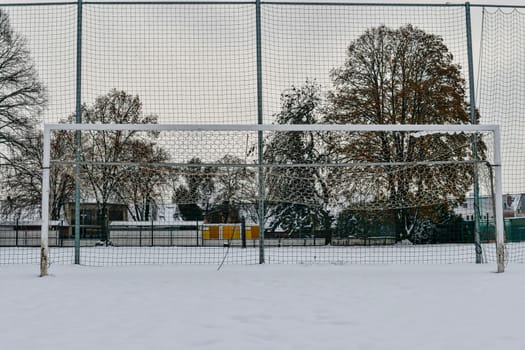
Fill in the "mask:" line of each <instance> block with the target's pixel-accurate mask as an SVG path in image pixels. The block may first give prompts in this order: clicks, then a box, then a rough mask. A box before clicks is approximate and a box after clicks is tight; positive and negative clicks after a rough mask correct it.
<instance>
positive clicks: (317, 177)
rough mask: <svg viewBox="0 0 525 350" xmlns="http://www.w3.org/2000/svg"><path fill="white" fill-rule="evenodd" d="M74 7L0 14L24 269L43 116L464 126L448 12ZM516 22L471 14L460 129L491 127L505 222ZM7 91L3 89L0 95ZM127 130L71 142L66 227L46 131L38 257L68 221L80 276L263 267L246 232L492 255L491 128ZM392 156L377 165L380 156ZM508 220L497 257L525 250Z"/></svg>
mask: <svg viewBox="0 0 525 350" xmlns="http://www.w3.org/2000/svg"><path fill="white" fill-rule="evenodd" d="M258 6H260V7H259V8H258ZM77 10H78V7H77V5H76V4H71V3H68V4H56V3H54V4H45V3H43V4H38V5H36V4H21V5H20V6H18V5H16V4H8V5H7V4H6V5H3V6H2V5H0V19H2V22H3V23H7V28H10V30H11V31H8V34H5V33H4V34H2V33H0V35H1V36H2V37H1V38H0V46H1V47H0V49H1V50H2V52H0V79H3V77H4V78H5V79H7V80H9V77H10V76H11V75H10V73H11V72H12V71H11V70H9V69H4V68H3V67H4V65H3V62H4V61H5V60H6V57H9V55H6V54H2V53H6V52H8V51H6V50H7V49H9V48H13V47H18V48H19V52H21V53H22V56H23V57H25V59H24V60H22V62H25V63H24V64H22V65H21V66H19V67H22V68H24V70H23V71H24V72H26V74H25V75H24V78H23V79H22V81H24V79H25V82H26V87H28V86H29V87H32V90H31V91H30V92H27V93H24V94H23V97H22V98H21V99H20V100H16V101H15V102H16V103H5V104H4V105H2V101H3V100H1V98H0V124H1V125H0V130H2V128H3V127H4V126H5V125H11V124H10V123H11V122H10V120H9V119H8V118H10V117H11V116H17V118H18V119H22V120H24V123H22V124H21V125H20V127H18V128H17V129H16V130H11V131H9V133H6V134H5V135H7V136H5V137H4V136H2V135H3V134H2V132H1V131H0V138H1V137H4V138H2V139H0V153H1V164H0V165H1V167H2V177H1V181H2V186H1V190H0V200H1V202H0V205H1V208H2V210H1V213H0V214H1V215H2V217H1V220H0V225H1V228H0V264H4V263H38V261H39V251H38V246H39V244H40V242H39V240H38V236H39V232H40V228H39V224H40V215H41V213H40V200H41V187H40V186H41V185H40V183H41V180H42V179H41V170H42V158H41V154H42V131H41V130H42V128H41V123H42V122H44V123H75V122H79V121H80V122H82V123H102V124H104V123H115V124H137V123H138V124H140V123H143V124H168V123H169V124H174V123H181V124H202V125H206V124H239V125H245V124H257V123H262V124H265V125H269V124H470V123H471V122H472V120H471V119H472V118H471V114H470V107H469V97H470V93H471V88H473V87H471V86H469V73H471V72H469V70H468V67H469V64H468V63H469V57H468V44H469V43H468V42H467V31H468V30H469V28H468V23H467V18H466V7H465V6H463V5H458V4H447V5H435V4H434V5H431V6H425V5H420V6H413V5H405V6H403V5H401V4H381V5H379V4H367V5H366V4H362V5H360V4H350V3H348V4H346V3H325V4H323V3H322V2H316V3H312V4H307V3H297V4H293V3H290V2H287V3H282V4H279V3H277V2H268V3H265V2H264V1H263V2H261V3H260V4H256V3H255V2H253V3H251V2H241V3H234V2H216V3H213V2H206V3H191V2H184V3H174V2H170V3H165V4H162V3H159V2H155V3H151V4H148V3H147V2H139V3H131V2H129V3H127V2H125V1H124V2H103V1H99V2H89V3H86V4H84V5H83V6H82V13H81V16H80V19H81V23H80V22H79V13H78V12H77ZM522 17H523V14H522V13H521V12H519V11H500V10H498V11H484V13H483V20H484V21H483V33H482V34H483V35H482V36H483V42H482V45H481V48H482V49H481V61H480V70H479V71H480V74H479V76H478V79H479V91H478V94H479V103H478V105H479V116H477V119H476V121H475V122H476V123H485V124H499V125H501V127H502V129H503V130H504V131H503V136H504V137H503V149H504V155H503V157H504V161H503V163H504V167H503V170H504V176H505V181H504V186H505V194H506V197H505V200H504V203H505V205H506V207H505V208H506V215H507V216H509V217H511V216H512V217H514V216H516V217H518V216H519V214H521V212H522V211H523V210H524V208H525V198H523V199H522V198H521V197H522V195H521V192H522V191H523V189H522V188H521V187H520V186H521V184H522V183H523V182H522V181H521V178H522V177H523V176H522V174H523V170H524V169H522V164H525V162H524V161H523V159H521V158H522V155H521V153H520V147H519V145H520V142H521V138H520V137H519V135H520V126H519V123H518V118H519V113H520V111H521V110H523V108H521V107H522V106H521V105H520V103H521V101H522V100H523V99H522V98H521V95H520V94H523V86H521V83H520V79H521V78H520V77H522V76H523V74H524V73H523V68H522V66H523V65H522V64H521V61H520V60H521V56H520V53H521V51H523V50H521V41H520V38H519V36H518V35H517V34H516V33H520V30H521V29H520V28H521V27H520V25H521V21H522ZM6 21H7V22H6ZM78 30H81V35H80V36H77V34H79V32H78ZM259 30H260V31H259ZM13 37H17V38H18V40H19V42H20V44H19V45H20V46H13V45H14V44H13V40H11V39H12V38H13ZM79 49H80V50H81V51H78V50H79ZM520 50H521V51H520ZM474 60H477V57H474ZM420 62H424V63H423V64H421V63H420ZM436 62H437V63H436ZM427 64H428V66H429V67H433V68H432V69H427V68H426V67H427ZM26 68H27V69H26ZM4 72H6V73H5V74H4ZM427 78H428V79H427ZM521 80H523V79H521ZM370 82H372V85H370V84H369V83H370ZM374 82H375V83H379V84H376V85H377V86H376V90H375V91H376V92H375V93H374V87H373V83H374ZM427 82H428V85H425V84H427ZM363 84H364V85H363ZM367 84H368V85H367ZM378 86H380V89H382V90H383V93H380V94H377V91H378V90H377V89H378ZM15 87H16V85H15V86H11V87H10V86H9V85H8V84H4V85H2V86H1V87H0V95H2V96H9V94H10V93H12V92H13V91H19V90H18V89H16V88H15ZM387 87H388V88H387ZM77 92H79V93H80V103H81V108H80V111H79V113H78V114H77V109H76V106H77ZM0 97H1V96H0ZM8 102H9V101H8ZM4 107H5V108H15V112H13V113H4V112H3V111H4V110H7V109H5V108H4ZM16 108H18V109H16ZM115 133H116V134H115ZM125 134H126V133H123V134H121V135H118V133H117V132H113V133H110V134H107V135H105V136H103V134H101V133H100V132H98V133H97V132H82V147H83V148H82V150H81V151H82V152H81V154H82V157H84V158H82V161H83V163H82V165H81V167H80V169H81V192H80V212H81V217H80V223H75V222H74V211H75V210H74V209H75V202H76V201H75V188H74V187H75V186H74V169H75V166H76V159H75V157H74V155H75V147H76V146H75V145H76V140H75V136H74V133H72V132H69V131H59V132H55V133H54V134H53V139H52V144H51V146H52V160H54V161H55V163H53V164H52V169H51V170H52V173H51V177H52V181H54V182H52V192H53V191H54V193H55V196H56V197H53V198H51V202H52V203H53V204H54V207H53V206H52V207H51V210H52V213H50V214H51V218H52V219H51V221H50V238H49V242H50V246H51V247H52V249H51V255H50V256H51V261H52V263H72V262H73V261H74V257H75V252H74V245H75V239H74V238H75V237H74V235H75V228H74V225H75V224H79V225H80V245H81V254H80V256H81V257H82V258H81V263H83V264H88V265H107V264H129V263H172V262H173V263H176V262H180V263H220V262H222V261H223V260H224V261H225V262H232V263H258V262H260V261H261V249H260V247H259V245H260V244H261V240H260V237H261V236H262V234H263V232H259V231H260V224H261V221H263V222H264V228H265V230H266V232H264V238H265V239H264V244H265V245H266V247H267V248H268V250H266V251H265V254H267V256H264V260H265V262H267V263H273V262H281V263H297V262H309V263H311V262H330V263H345V262H380V263H383V262H418V263H433V262H459V261H461V262H470V261H475V257H476V256H475V255H476V249H478V253H479V249H480V248H483V249H482V254H484V255H483V259H484V260H485V261H490V260H491V259H492V260H493V259H494V257H493V252H492V248H491V246H490V244H491V243H492V242H493V240H494V237H493V234H494V228H493V227H494V212H493V204H492V203H493V197H492V196H493V194H492V188H493V186H492V185H491V181H489V180H490V179H492V178H493V175H492V174H491V171H490V169H491V168H490V164H491V162H492V159H493V155H492V149H491V148H490V147H488V146H487V145H490V144H491V141H489V140H491V139H490V138H491V136H490V135H487V134H485V135H479V136H480V139H479V141H480V143H479V144H478V145H477V147H478V148H477V150H476V152H477V153H476V154H477V155H476V154H474V153H472V152H473V151H472V149H473V148H472V147H473V146H472V145H473V139H472V138H471V137H470V135H469V137H466V136H462V137H456V136H457V135H456V136H452V135H443V136H442V137H434V136H429V135H425V134H424V133H423V134H418V135H415V136H414V135H402V134H399V135H397V136H396V135H394V136H393V135H390V136H389V137H386V138H385V137H383V136H385V135H383V136H380V135H378V134H377V133H376V134H374V133H370V134H367V135H363V134H361V135H354V136H356V137H353V136H349V134H344V133H343V134H337V133H331V134H330V133H324V134H323V133H322V132H320V131H319V132H312V133H298V132H295V133H293V132H291V133H285V132H264V133H262V134H258V133H256V132H245V131H241V130H238V131H228V132H225V131H191V132H190V131H186V132H178V133H177V132H162V131H160V132H149V133H144V132H137V133H134V134H133V135H132V136H130V137H129V138H122V137H123V135H125ZM13 135H17V137H16V138H15V137H14V136H13ZM20 135H23V137H19V136H20ZM101 135H102V136H101ZM128 136H129V135H128ZM427 138H428V139H429V140H432V142H431V143H428V144H426V143H425V140H427ZM15 139H21V140H23V142H14V141H13V140H15ZM410 140H412V141H410ZM110 141H112V142H117V141H118V142H117V143H116V144H113V146H112V147H108V144H109V143H108V142H110ZM416 144H418V145H420V146H418V147H422V148H421V149H422V150H421V151H420V153H419V154H418V153H417V152H416V151H415V150H416V149H417V148H413V147H414V146H413V145H416ZM329 145H330V146H329ZM387 145H390V149H389V152H390V151H392V153H391V157H381V155H383V156H384V155H385V154H386V153H388V152H387V151H386V148H388V147H387ZM400 145H403V147H405V148H403V147H401V146H400ZM74 146H75V147H74ZM259 146H261V149H262V153H260V148H259ZM382 147H383V148H382ZM385 147H386V148H385ZM396 147H397V148H396ZM469 147H470V148H469ZM396 149H397V150H399V153H397V154H396V153H395V152H394V151H395V150H396ZM393 150H394V151H393ZM418 157H419V158H418ZM261 161H262V162H263V163H262V164H263V165H264V166H260V164H259V162H261ZM355 162H360V165H355V164H353V163H355ZM425 162H427V163H428V162H430V163H432V164H431V165H430V164H427V163H425ZM451 162H452V163H451ZM487 162H488V164H489V166H488V165H487ZM347 163H348V164H350V163H352V164H353V165H348V164H347ZM377 163H381V165H378V164H377ZM388 163H392V164H388ZM401 163H407V164H408V163H410V165H407V164H401ZM345 164H346V165H345ZM451 164H454V165H451ZM452 168H453V169H454V170H455V171H451V170H450V169H452ZM4 169H5V171H4ZM474 169H477V170H476V171H477V172H478V174H479V179H480V180H479V186H480V192H479V198H478V199H476V200H475V198H474V179H473V176H474V174H475V172H474ZM460 174H462V175H463V176H460ZM465 174H467V175H465ZM471 174H472V175H471ZM438 175H439V176H441V181H435V180H436V179H438V178H439V176H438ZM400 178H407V179H414V181H413V182H408V183H397V182H396V181H394V179H400ZM327 179H329V181H328V180H327ZM417 181H419V182H417ZM261 183H262V184H263V186H262V187H263V188H262V189H261ZM453 183H454V184H455V185H452V184H453ZM53 186H54V187H53ZM389 186H390V187H389ZM385 188H390V190H385ZM336 189H337V190H338V192H334V191H335V190H336ZM414 189H421V191H423V190H424V193H423V192H419V193H416V192H417V191H415V190H414ZM381 191H383V193H381ZM523 192H525V191H523ZM261 194H264V196H263V197H264V198H261ZM507 194H508V195H507ZM476 201H477V202H478V205H479V208H478V211H479V215H478V222H477V223H475V215H474V210H475V209H474V207H475V205H474V203H475V202H476ZM393 203H397V204H395V205H394V204H393ZM263 204H264V207H263V208H261V206H262V205H263ZM261 215H262V216H264V217H263V218H262V220H261ZM416 217H418V218H424V220H419V221H418V220H415V219H414V218H416ZM400 218H404V219H403V220H405V221H404V224H403V223H402V222H401V219H400ZM411 220H412V221H411ZM520 220H522V219H520V218H517V219H513V220H510V219H507V220H506V227H507V238H508V241H509V249H508V251H509V257H510V258H511V260H512V261H522V260H523V257H524V256H525V254H523V253H520V252H521V250H520V249H521V248H519V247H521V245H520V243H519V242H521V241H522V240H523V239H525V237H522V234H523V232H522V231H523V230H522V228H523V227H525V223H523V224H522V223H521V221H520ZM415 222H417V225H420V227H419V226H417V225H416V224H415ZM402 224H403V225H404V229H403V230H404V231H403V230H402V229H401V226H403V225H402ZM475 231H477V232H478V233H477V235H478V236H480V238H479V239H476V234H475ZM401 232H405V233H404V234H402V233H401ZM416 232H419V233H417V234H416ZM476 241H477V242H476ZM401 243H404V244H401ZM511 243H512V244H511ZM244 246H246V248H244ZM401 246H402V247H401ZM400 247H401V248H402V249H401V248H400ZM407 247H408V248H407ZM403 249H407V250H406V251H405V250H403ZM233 252H236V254H233ZM478 255H479V254H478ZM473 259H474V260H473Z"/></svg>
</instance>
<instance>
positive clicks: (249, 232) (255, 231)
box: [246, 226, 259, 239]
mask: <svg viewBox="0 0 525 350" xmlns="http://www.w3.org/2000/svg"><path fill="white" fill-rule="evenodd" d="M246 239H259V226H246Z"/></svg>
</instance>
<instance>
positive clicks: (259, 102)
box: [255, 0, 265, 264]
mask: <svg viewBox="0 0 525 350" xmlns="http://www.w3.org/2000/svg"><path fill="white" fill-rule="evenodd" d="M255 32H256V46H257V124H259V125H262V124H263V123H264V120H263V90H262V41H261V0H256V2H255ZM263 138H264V134H263V132H262V130H259V131H258V132H257V141H258V142H257V144H258V147H257V152H258V155H259V157H258V165H259V166H258V170H259V173H258V179H259V195H258V208H259V264H264V197H265V196H264V168H263V162H264V159H263V152H264V149H263V141H264V139H263Z"/></svg>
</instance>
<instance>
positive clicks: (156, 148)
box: [41, 124, 505, 274]
mask: <svg viewBox="0 0 525 350" xmlns="http://www.w3.org/2000/svg"><path fill="white" fill-rule="evenodd" d="M57 222H60V227H57ZM50 229H51V230H50ZM503 231H504V222H503V196H502V193H501V161H500V150H499V128H498V127H497V126H492V125H325V124H314V125H288V124H287V125H186V124H185V125H164V124H162V125H161V124H139V125H137V124H48V125H45V127H44V159H43V182H42V247H41V256H42V260H41V268H42V274H46V273H47V266H48V265H49V264H50V263H51V262H56V263H60V262H68V263H69V262H75V263H81V264H86V265H120V264H140V263H214V264H222V263H225V262H226V263H245V264H246V263H247V264H256V263H457V262H472V263H473V262H478V263H479V262H497V264H498V265H497V266H498V271H503V269H504V255H505V254H504V253H505V249H504V236H503ZM49 232H53V238H52V239H50V236H49Z"/></svg>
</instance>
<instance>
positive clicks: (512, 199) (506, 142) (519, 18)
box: [478, 8, 525, 261]
mask: <svg viewBox="0 0 525 350" xmlns="http://www.w3.org/2000/svg"><path fill="white" fill-rule="evenodd" d="M524 26H525V13H524V11H523V9H494V8H490V9H485V10H484V11H483V32H482V36H483V40H482V47H481V61H480V77H479V89H478V95H479V108H480V113H481V115H482V118H481V120H482V122H483V123H488V124H499V125H500V126H501V132H502V150H503V168H502V170H503V192H504V193H505V194H506V196H505V203H504V205H505V214H506V216H508V218H507V219H506V223H507V227H506V234H507V240H508V242H509V246H508V250H509V259H510V260H511V261H523V258H524V256H525V251H524V250H523V248H522V247H521V246H520V245H518V244H514V243H515V242H517V241H521V240H522V239H523V234H524V233H525V229H524V227H523V224H524V222H525V218H524V216H525V195H524V193H525V181H524V180H525V154H524V153H523V152H522V151H521V150H522V148H523V134H524V133H525V126H524V124H523V110H524V108H525V102H524V101H525V89H524V85H523V82H524V81H525V80H524V79H525V57H524V55H523V52H524V49H525V47H524V43H523V40H522V38H521V36H520V35H518V33H521V32H522V31H523V28H524Z"/></svg>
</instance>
